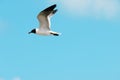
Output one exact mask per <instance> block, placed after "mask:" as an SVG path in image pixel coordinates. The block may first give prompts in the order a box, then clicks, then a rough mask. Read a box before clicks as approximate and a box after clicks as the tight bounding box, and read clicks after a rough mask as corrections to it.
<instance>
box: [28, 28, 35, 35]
mask: <svg viewBox="0 0 120 80" xmlns="http://www.w3.org/2000/svg"><path fill="white" fill-rule="evenodd" d="M30 33H34V34H35V33H36V29H33V30H31V31H30V32H29V33H28V34H30Z"/></svg>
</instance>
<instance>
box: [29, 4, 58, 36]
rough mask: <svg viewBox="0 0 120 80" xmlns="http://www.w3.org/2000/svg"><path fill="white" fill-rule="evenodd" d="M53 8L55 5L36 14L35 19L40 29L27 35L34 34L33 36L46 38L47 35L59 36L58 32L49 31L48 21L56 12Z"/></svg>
mask: <svg viewBox="0 0 120 80" xmlns="http://www.w3.org/2000/svg"><path fill="white" fill-rule="evenodd" d="M55 7H56V4H54V5H52V6H50V7H48V8H46V9H44V10H43V11H41V12H40V13H39V14H38V16H37V18H38V21H39V23H40V27H39V28H35V29H33V30H31V31H30V32H29V34H30V33H34V34H38V35H46V36H49V35H54V36H59V35H60V34H59V33H58V32H54V31H51V30H50V24H51V22H50V19H51V17H52V16H53V15H54V14H55V13H56V12H57V9H55Z"/></svg>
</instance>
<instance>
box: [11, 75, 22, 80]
mask: <svg viewBox="0 0 120 80" xmlns="http://www.w3.org/2000/svg"><path fill="white" fill-rule="evenodd" d="M12 80H21V78H20V77H18V76H17V77H14V78H13V79H12Z"/></svg>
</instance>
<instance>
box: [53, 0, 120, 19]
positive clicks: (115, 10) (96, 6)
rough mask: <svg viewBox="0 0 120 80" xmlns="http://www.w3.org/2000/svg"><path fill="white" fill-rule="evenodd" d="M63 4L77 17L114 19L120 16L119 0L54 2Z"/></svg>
mask: <svg viewBox="0 0 120 80" xmlns="http://www.w3.org/2000/svg"><path fill="white" fill-rule="evenodd" d="M52 2H56V3H58V2H59V3H60V4H62V6H63V8H64V9H65V10H66V11H67V12H69V13H70V14H73V15H76V16H94V17H104V18H114V17H116V16H118V15H119V12H120V1H119V0H52Z"/></svg>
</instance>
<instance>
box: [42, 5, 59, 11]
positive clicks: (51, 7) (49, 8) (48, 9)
mask: <svg viewBox="0 0 120 80" xmlns="http://www.w3.org/2000/svg"><path fill="white" fill-rule="evenodd" d="M56 6H57V4H53V5H52V6H49V7H48V8H46V9H45V10H43V11H52V10H53V9H54V8H55V7H56Z"/></svg>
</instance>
